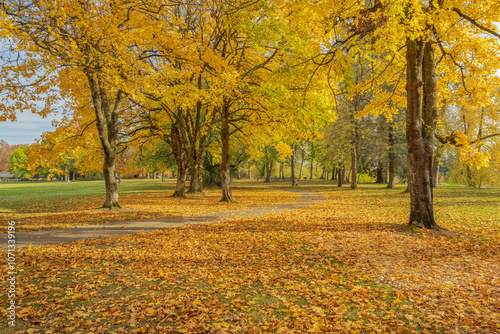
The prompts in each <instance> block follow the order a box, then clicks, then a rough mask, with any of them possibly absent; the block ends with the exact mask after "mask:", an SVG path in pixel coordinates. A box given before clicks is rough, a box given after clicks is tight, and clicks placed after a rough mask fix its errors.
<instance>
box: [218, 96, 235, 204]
mask: <svg viewBox="0 0 500 334" xmlns="http://www.w3.org/2000/svg"><path fill="white" fill-rule="evenodd" d="M230 135H231V132H230V131H229V104H228V103H227V102H226V103H224V105H223V107H222V115H221V132H220V137H221V142H222V154H221V164H220V180H221V186H222V198H221V200H220V201H221V202H234V200H233V194H232V193H231V174H230V170H231V156H230V155H229V137H230Z"/></svg>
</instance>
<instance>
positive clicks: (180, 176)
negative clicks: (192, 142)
mask: <svg viewBox="0 0 500 334" xmlns="http://www.w3.org/2000/svg"><path fill="white" fill-rule="evenodd" d="M172 127H173V129H172V151H173V153H174V157H175V160H176V162H177V183H176V185H175V191H174V193H173V194H172V197H180V198H184V197H186V175H187V169H186V163H185V161H184V142H183V138H182V135H181V129H180V125H179V124H174V125H173V126H172Z"/></svg>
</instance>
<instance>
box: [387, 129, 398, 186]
mask: <svg viewBox="0 0 500 334" xmlns="http://www.w3.org/2000/svg"><path fill="white" fill-rule="evenodd" d="M395 169H396V154H395V153H394V126H393V123H392V122H391V123H389V180H388V183H387V188H389V189H393V188H394V187H395V183H394V173H395Z"/></svg>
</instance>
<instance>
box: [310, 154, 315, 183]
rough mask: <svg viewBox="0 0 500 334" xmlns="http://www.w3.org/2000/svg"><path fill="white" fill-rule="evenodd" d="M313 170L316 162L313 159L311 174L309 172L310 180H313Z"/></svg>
mask: <svg viewBox="0 0 500 334" xmlns="http://www.w3.org/2000/svg"><path fill="white" fill-rule="evenodd" d="M313 168H314V161H313V160H312V159H311V166H310V172H309V179H310V180H312V179H313Z"/></svg>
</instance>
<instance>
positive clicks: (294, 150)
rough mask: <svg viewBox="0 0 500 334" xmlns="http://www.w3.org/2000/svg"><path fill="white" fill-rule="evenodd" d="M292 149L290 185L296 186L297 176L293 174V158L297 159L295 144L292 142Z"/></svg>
mask: <svg viewBox="0 0 500 334" xmlns="http://www.w3.org/2000/svg"><path fill="white" fill-rule="evenodd" d="M292 149H293V154H292V162H291V168H292V186H298V185H299V184H298V182H297V177H296V175H295V160H296V159H297V145H296V144H293V145H292Z"/></svg>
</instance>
